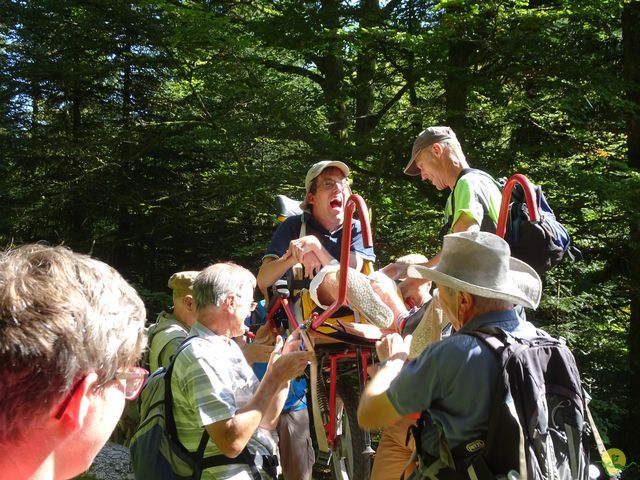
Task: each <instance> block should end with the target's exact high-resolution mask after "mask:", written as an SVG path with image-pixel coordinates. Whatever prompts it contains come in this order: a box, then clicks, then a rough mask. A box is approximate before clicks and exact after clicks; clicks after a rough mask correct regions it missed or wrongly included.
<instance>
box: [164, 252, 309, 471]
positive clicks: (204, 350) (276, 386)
mask: <svg viewBox="0 0 640 480" xmlns="http://www.w3.org/2000/svg"><path fill="white" fill-rule="evenodd" d="M255 286H256V280H255V277H254V276H253V275H252V274H251V272H249V271H248V270H247V269H245V268H243V267H240V266H238V265H235V264H232V263H218V264H215V265H211V266H209V267H207V268H206V269H204V270H203V271H202V272H200V273H199V274H198V276H197V277H196V279H195V281H194V284H193V296H194V300H195V304H196V310H197V317H198V319H197V321H196V323H195V324H194V325H193V327H191V331H190V332H189V337H195V338H194V339H193V340H187V341H188V342H189V344H188V345H187V346H186V347H185V348H184V349H183V350H182V351H181V352H180V354H179V355H177V356H176V359H175V364H174V372H173V375H172V378H171V389H172V391H173V397H174V398H173V400H174V407H173V408H174V416H175V422H176V428H177V432H178V438H179V439H180V442H181V443H182V444H183V445H184V446H185V447H186V448H187V449H188V450H190V451H192V452H194V451H196V449H197V448H198V447H199V444H200V441H201V439H202V431H203V430H202V429H203V428H204V429H206V431H207V433H208V434H209V441H208V442H207V444H206V447H205V450H204V458H205V462H206V459H207V458H208V457H213V456H218V458H220V456H224V457H226V459H225V460H224V462H222V463H220V462H217V465H216V466H211V467H210V468H206V469H205V470H204V471H203V474H202V479H203V480H212V479H214V478H215V479H228V478H234V479H255V478H257V477H258V478H260V477H261V478H270V477H271V478H275V476H276V469H275V466H276V465H277V463H276V462H274V459H275V455H276V451H277V435H276V434H275V433H274V429H275V427H276V424H277V421H278V416H279V414H280V411H281V410H282V407H283V405H284V401H285V399H286V397H287V393H288V391H289V380H291V379H292V378H295V377H297V376H298V375H300V374H301V373H302V372H303V371H304V369H305V367H306V366H307V362H308V361H309V360H311V353H310V352H304V351H300V346H301V341H300V335H299V332H297V331H295V332H293V333H292V334H291V335H290V336H289V338H288V339H287V341H286V342H283V340H282V338H281V337H277V339H276V345H275V348H274V351H273V353H272V354H271V358H270V359H269V365H268V367H267V372H266V374H265V376H264V378H263V379H262V381H261V382H259V381H258V379H257V378H256V376H255V374H254V373H253V370H252V369H251V367H250V366H249V364H248V363H247V361H246V360H245V358H244V356H243V355H242V351H241V350H240V347H239V346H238V345H237V344H236V342H234V341H233V338H234V337H237V336H239V335H241V334H242V333H244V320H245V318H246V317H247V316H248V315H249V313H250V312H251V311H252V310H253V309H254V308H255V305H256V303H255V302H254V301H253V291H254V289H255Z"/></svg>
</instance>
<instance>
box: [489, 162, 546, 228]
mask: <svg viewBox="0 0 640 480" xmlns="http://www.w3.org/2000/svg"><path fill="white" fill-rule="evenodd" d="M516 184H520V186H521V187H522V190H523V191H524V197H525V200H526V202H527V208H528V210H529V218H530V219H531V221H533V222H537V221H539V220H540V214H539V213H538V202H537V200H536V198H537V197H536V190H535V188H534V187H533V184H532V183H531V182H530V181H529V179H528V178H527V177H525V176H524V175H522V174H521V173H516V174H514V175H511V177H509V180H507V184H506V185H505V186H504V189H503V190H502V203H501V204H500V215H499V216H498V226H497V228H496V235H498V236H500V237H501V238H504V235H505V233H506V231H507V217H508V216H509V204H510V203H511V192H512V191H513V187H515V186H516Z"/></svg>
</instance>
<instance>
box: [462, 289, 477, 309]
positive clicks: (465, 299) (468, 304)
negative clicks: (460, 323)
mask: <svg viewBox="0 0 640 480" xmlns="http://www.w3.org/2000/svg"><path fill="white" fill-rule="evenodd" d="M458 295H460V303H459V304H458V308H460V309H462V311H463V312H468V311H469V310H471V309H472V308H473V306H474V305H475V300H474V299H473V295H471V294H470V293H468V292H458Z"/></svg>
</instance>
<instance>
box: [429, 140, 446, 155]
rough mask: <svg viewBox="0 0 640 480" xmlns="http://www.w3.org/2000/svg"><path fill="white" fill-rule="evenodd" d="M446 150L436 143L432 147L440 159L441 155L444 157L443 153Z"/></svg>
mask: <svg viewBox="0 0 640 480" xmlns="http://www.w3.org/2000/svg"><path fill="white" fill-rule="evenodd" d="M427 148H429V147H427ZM443 150H444V149H443V148H442V145H440V144H439V143H434V144H433V145H431V151H432V152H433V153H434V154H435V155H436V156H437V157H439V156H440V155H442V151H443Z"/></svg>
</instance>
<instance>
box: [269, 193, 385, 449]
mask: <svg viewBox="0 0 640 480" xmlns="http://www.w3.org/2000/svg"><path fill="white" fill-rule="evenodd" d="M356 208H358V213H359V218H360V223H361V226H362V240H363V243H364V246H365V247H371V246H373V240H372V236H371V226H370V223H369V211H368V210H367V206H366V204H365V202H364V200H363V199H362V197H360V196H359V195H356V194H353V195H351V196H350V197H349V199H348V200H347V203H346V204H345V212H344V222H343V225H351V222H352V220H353V214H354V212H355V209H356ZM340 248H341V250H340V275H339V284H338V297H337V298H336V300H335V301H334V302H333V304H332V305H331V306H330V307H329V308H328V309H326V310H325V311H324V312H323V313H322V314H320V315H318V313H317V312H314V313H313V315H312V317H311V324H310V325H309V328H310V329H311V330H316V329H317V328H318V327H320V326H321V325H322V324H323V323H324V322H325V320H327V319H328V318H330V317H331V315H333V313H334V312H335V311H336V310H338V309H339V308H340V307H342V306H344V305H346V304H347V272H348V268H349V261H350V258H351V228H344V229H343V232H342V245H341V246H340ZM279 308H283V309H284V311H285V313H286V315H287V318H288V319H289V325H290V326H291V328H292V329H296V328H297V327H298V322H297V321H296V319H295V315H294V313H293V311H292V309H291V304H290V303H289V299H288V298H283V297H278V298H277V299H276V300H275V301H274V303H273V305H272V306H271V308H270V309H269V312H268V314H267V321H268V322H271V327H272V328H275V325H274V324H273V316H274V314H275V312H277V311H278V309H279ZM358 352H359V354H360V359H361V365H362V371H361V372H358V373H359V375H361V376H362V382H363V384H364V382H366V379H367V364H368V362H369V358H370V356H371V352H370V351H369V350H367V349H366V348H361V349H359V350H358V351H354V350H349V351H346V352H340V353H330V354H329V355H328V356H329V421H328V423H327V424H325V425H324V429H325V433H326V435H327V442H328V444H329V446H330V447H331V448H333V447H334V444H335V440H336V433H337V432H336V423H337V408H336V396H337V380H338V361H340V360H345V359H354V358H356V359H357V355H358ZM319 374H322V372H319ZM354 420H355V419H354Z"/></svg>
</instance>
